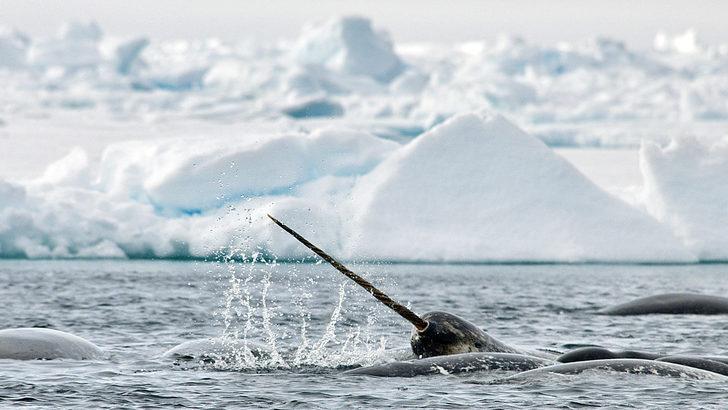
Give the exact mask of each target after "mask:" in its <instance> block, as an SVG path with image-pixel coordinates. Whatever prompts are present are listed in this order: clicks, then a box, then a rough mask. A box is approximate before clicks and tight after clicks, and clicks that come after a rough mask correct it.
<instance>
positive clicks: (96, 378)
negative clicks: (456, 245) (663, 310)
mask: <svg viewBox="0 0 728 410" xmlns="http://www.w3.org/2000/svg"><path fill="white" fill-rule="evenodd" d="M352 267H353V268H354V270H355V271H357V272H359V273H361V274H363V275H364V276H366V277H367V278H368V279H370V280H371V281H372V282H373V283H375V284H376V285H378V286H379V287H380V288H381V289H383V290H385V291H386V292H388V293H389V294H390V295H391V296H393V297H394V298H395V299H397V300H399V301H401V302H403V303H409V304H410V306H411V308H412V309H413V310H414V311H415V312H419V313H424V312H426V311H429V310H445V311H448V312H451V313H455V314H458V315H460V316H462V317H464V318H467V319H468V320H470V321H472V322H474V323H476V324H479V325H481V326H482V327H483V328H485V329H486V330H487V331H488V332H489V333H490V334H491V335H492V336H495V337H496V338H498V339H500V340H502V341H504V342H506V343H508V344H512V345H517V346H523V347H529V348H545V349H552V350H559V351H564V350H568V349H569V348H573V347H575V346H579V345H585V344H598V345H602V346H606V347H610V348H624V349H638V350H646V351H654V352H664V353H705V354H721V355H725V354H728V347H726V344H725V341H726V339H727V337H728V322H727V321H726V320H725V316H693V315H684V316H676V315H653V316H641V317H640V316H636V317H606V316H599V315H596V314H595V311H596V310H597V309H599V308H602V307H605V306H609V305H612V304H617V303H621V302H625V301H628V300H630V299H633V298H636V297H640V296H646V295H652V294H657V293H663V292H673V291H675V292H684V291H689V292H702V293H707V294H714V295H726V294H728V265H721V264H699V265H590V264H584V265H517V264H516V265H377V264H366V265H353V266H352ZM0 301H1V302H2V306H3V309H2V314H0V328H13V327H48V328H54V329H58V330H63V331H66V332H70V333H73V334H76V335H79V336H81V337H84V338H86V339H88V340H90V341H92V342H93V343H95V344H97V345H98V346H100V347H101V348H102V349H103V350H104V352H105V356H106V357H104V358H103V359H100V360H94V361H73V360H52V361H12V360H0V407H3V408H7V407H15V406H20V405H25V406H31V407H54V408H56V407H92V408H112V407H146V408H155V407H171V406H178V407H189V408H224V407H275V408H290V407H306V408H308V407H325V408H336V407H367V408H369V407H374V408H381V407H396V408H401V407H423V406H424V407H431V408H468V407H480V408H482V407H490V408H522V407H549V408H577V407H591V406H608V407H626V408H633V407H657V406H659V407H663V408H668V407H671V408H683V407H687V406H689V407H715V408H723V407H725V405H726V403H728V384H726V383H722V382H716V381H695V380H683V379H675V378H668V377H660V376H646V375H630V374H623V373H615V372H607V371H593V372H587V373H585V374H582V375H575V376H563V375H553V376H547V377H544V378H539V379H534V380H529V381H526V382H519V383H496V384H483V383H486V382H488V381H492V380H495V379H499V378H501V377H503V376H506V375H509V374H510V373H508V372H502V371H496V372H480V373H471V374H465V375H436V376H426V377H416V378H374V377H363V376H347V375H344V374H343V371H344V370H346V369H349V368H352V367H356V366H360V365H369V364H374V363H380V362H383V361H387V360H392V359H394V358H397V357H402V356H403V355H404V354H405V352H407V350H408V346H409V342H408V339H409V332H410V327H411V326H410V325H409V324H408V323H406V322H404V321H403V320H402V319H400V318H399V317H397V316H395V315H394V314H393V313H391V312H390V311H389V310H388V309H387V308H385V307H383V306H381V305H380V304H379V303H378V302H376V301H375V300H374V299H373V298H371V297H370V296H369V295H368V294H367V293H366V292H365V291H363V290H362V289H360V288H358V287H356V285H354V284H353V283H348V282H347V280H346V279H345V278H343V277H341V275H340V274H339V273H338V272H336V271H335V270H333V269H332V268H331V267H329V266H328V265H325V264H312V263H281V264H279V263H260V262H258V263H245V262H239V261H223V262H202V261H198V262H178V261H105V260H86V261H78V260H76V261H27V260H4V261H0ZM208 337H214V338H220V339H219V340H227V341H232V340H237V341H241V340H246V341H247V342H248V343H250V345H251V346H253V345H260V346H263V347H264V348H265V349H267V350H268V351H270V352H271V353H270V355H266V356H265V357H259V358H253V357H249V356H246V355H244V354H236V352H234V351H231V352H230V354H229V355H227V356H219V357H217V359H218V360H216V361H214V362H212V361H210V360H202V361H201V360H181V359H179V358H177V359H175V358H171V357H166V356H164V353H165V352H166V351H167V350H169V349H171V348H173V347H174V346H176V345H178V344H180V343H183V342H186V341H190V340H195V339H200V338H208Z"/></svg>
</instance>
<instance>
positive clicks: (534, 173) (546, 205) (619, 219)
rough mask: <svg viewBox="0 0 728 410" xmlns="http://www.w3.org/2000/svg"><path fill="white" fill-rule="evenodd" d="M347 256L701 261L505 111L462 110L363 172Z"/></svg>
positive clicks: (446, 259)
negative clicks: (492, 114) (498, 113)
mask: <svg viewBox="0 0 728 410" xmlns="http://www.w3.org/2000/svg"><path fill="white" fill-rule="evenodd" d="M352 196H353V201H354V202H355V203H357V204H360V206H359V207H358V210H357V212H356V215H355V217H354V224H355V227H354V231H353V232H354V234H353V236H352V242H351V244H350V247H349V253H348V255H349V256H350V257H359V258H363V259H370V258H371V259H388V260H397V261H402V260H405V261H447V262H456V261H533V262H537V261H554V262H555V261H559V262H577V261H582V262H583V261H604V262H616V261H631V262H640V261H662V262H688V261H694V260H695V257H694V256H693V255H692V254H691V253H690V252H688V251H687V250H686V249H685V247H684V246H683V245H682V243H680V241H678V240H677V239H676V238H675V237H674V236H673V234H672V232H671V231H670V230H669V229H668V228H667V227H665V226H663V225H661V224H659V223H658V222H657V221H656V220H655V219H653V218H652V217H651V216H649V215H647V214H645V213H643V212H641V211H639V210H637V209H635V208H632V207H630V206H629V205H627V204H626V203H624V202H622V201H620V200H619V199H617V198H615V197H612V196H610V195H609V194H607V193H605V192H604V191H602V190H601V189H599V188H598V187H597V186H596V185H594V184H593V183H592V182H591V181H589V180H588V179H587V178H586V177H584V176H583V175H582V174H581V173H579V172H578V171H577V170H576V169H575V168H574V167H573V166H572V165H571V164H569V163H568V162H567V161H566V160H564V159H563V158H561V157H559V156H558V155H556V154H555V153H554V152H553V151H551V150H550V149H549V148H548V147H546V145H544V144H543V143H542V142H541V141H540V140H538V139H536V138H534V137H531V136H529V135H528V134H526V133H525V132H523V131H521V130H520V129H518V128H517V127H515V126H514V125H513V124H511V123H510V122H508V121H507V120H505V119H504V118H503V117H501V116H495V117H488V118H484V117H482V116H480V115H477V114H466V115H460V116H457V117H455V118H452V119H450V120H448V121H446V122H445V123H443V124H441V125H439V126H437V127H435V128H433V129H432V130H431V131H429V132H427V133H425V134H424V135H421V136H419V137H418V138H417V139H415V140H414V141H413V142H411V143H410V144H408V145H406V146H404V147H403V148H401V149H400V150H399V151H398V152H396V153H395V154H393V155H392V156H390V157H389V158H387V159H386V160H385V161H384V162H382V163H381V164H380V165H379V166H377V168H376V169H374V170H373V171H372V172H371V173H370V174H368V175H366V176H364V177H362V178H361V180H360V182H359V183H358V184H357V187H356V188H355V190H354V192H353V194H352Z"/></svg>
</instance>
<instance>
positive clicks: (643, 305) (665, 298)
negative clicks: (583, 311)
mask: <svg viewBox="0 0 728 410" xmlns="http://www.w3.org/2000/svg"><path fill="white" fill-rule="evenodd" d="M599 313H601V314H605V315H615V316H627V315H649V314H658V313H662V314H693V315H718V314H728V298H724V297H720V296H711V295H700V294H694V293H666V294H662V295H655V296H648V297H644V298H639V299H635V300H633V301H631V302H627V303H622V304H620V305H616V306H612V307H609V308H605V309H602V310H601V311H599Z"/></svg>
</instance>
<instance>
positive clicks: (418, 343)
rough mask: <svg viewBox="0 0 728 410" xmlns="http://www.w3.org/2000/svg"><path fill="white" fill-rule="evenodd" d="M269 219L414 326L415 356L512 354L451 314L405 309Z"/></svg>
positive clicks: (477, 329) (504, 346)
mask: <svg viewBox="0 0 728 410" xmlns="http://www.w3.org/2000/svg"><path fill="white" fill-rule="evenodd" d="M268 217H269V218H270V219H271V220H273V222H275V223H276V225H278V226H280V227H281V228H282V229H283V230H284V231H286V232H288V233H289V234H291V235H292V236H293V237H294V238H296V239H297V240H298V241H299V242H301V243H302V244H304V245H305V246H306V247H307V248H309V249H311V250H312V251H313V252H314V253H316V254H317V255H318V256H320V257H321V258H322V259H323V260H325V261H326V262H328V263H330V264H331V265H332V266H333V267H334V268H336V269H337V270H338V271H339V272H341V273H343V274H344V275H346V276H347V277H348V278H349V279H351V280H353V281H354V282H356V283H357V284H358V285H359V286H361V287H363V288H364V289H366V290H367V292H369V293H370V294H371V295H372V296H374V298H375V299H377V300H379V301H380V302H382V303H383V304H384V305H385V306H387V307H389V308H390V309H392V310H393V311H394V312H395V313H397V314H398V315H400V316H402V317H403V318H404V319H405V320H407V321H408V322H410V323H412V325H413V326H414V329H413V330H412V340H411V342H412V350H413V351H414V353H415V354H416V355H417V356H418V357H432V356H442V355H450V354H458V353H469V352H514V350H512V349H511V348H509V347H508V346H506V345H504V344H503V343H501V342H499V341H497V340H496V339H493V338H492V337H490V336H488V334H487V333H485V332H484V331H483V330H482V329H480V328H479V327H477V326H475V325H474V324H472V323H470V322H468V321H467V320H465V319H462V318H460V317H458V316H455V315H453V314H450V313H446V312H430V313H426V314H424V315H422V316H419V315H417V314H416V313H414V312H413V311H411V310H410V309H409V308H407V307H406V306H404V305H402V304H400V303H398V302H396V301H394V300H393V299H392V298H390V297H389V296H387V295H386V294H385V293H384V292H382V291H381V290H379V289H377V288H376V287H374V285H372V284H371V283H369V281H367V280H366V279H364V278H362V277H361V276H359V275H357V274H356V273H354V272H352V271H351V270H350V269H349V268H347V267H346V266H344V265H343V264H341V263H340V262H339V261H337V260H336V259H334V258H332V257H331V256H330V255H328V254H327V253H326V252H324V251H323V250H321V249H320V248H319V247H317V246H316V245H314V244H312V243H311V242H309V241H308V240H307V239H305V238H304V237H303V236H301V235H300V234H299V233H298V232H296V231H294V230H293V229H291V228H289V227H288V226H286V225H285V224H284V223H283V222H281V221H279V220H277V219H275V218H273V217H272V216H270V215H268Z"/></svg>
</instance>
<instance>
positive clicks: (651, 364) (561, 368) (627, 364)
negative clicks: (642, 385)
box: [500, 359, 728, 382]
mask: <svg viewBox="0 0 728 410" xmlns="http://www.w3.org/2000/svg"><path fill="white" fill-rule="evenodd" d="M588 370H606V371H612V372H620V373H629V374H644V375H657V376H668V377H679V378H687V379H696V380H728V377H726V376H723V375H722V374H719V373H715V372H712V371H707V370H702V369H699V368H695V367H688V366H683V365H681V364H676V363H670V362H665V361H656V360H645V359H605V360H589V361H585V362H573V363H560V364H556V365H553V366H546V367H540V368H537V369H533V370H528V371H525V372H522V373H518V374H516V375H514V376H511V377H507V378H505V379H501V380H500V382H502V381H519V380H527V379H530V378H536V377H543V376H546V375H548V374H580V373H583V372H585V371H588Z"/></svg>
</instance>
